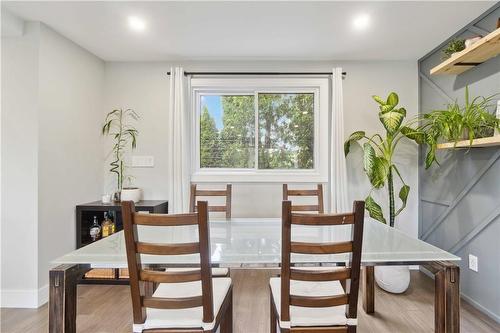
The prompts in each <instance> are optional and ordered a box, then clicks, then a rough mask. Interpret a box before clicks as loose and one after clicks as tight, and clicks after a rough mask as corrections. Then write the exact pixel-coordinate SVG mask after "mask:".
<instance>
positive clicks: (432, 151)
mask: <svg viewBox="0 0 500 333" xmlns="http://www.w3.org/2000/svg"><path fill="white" fill-rule="evenodd" d="M436 149H437V145H436V144H435V143H434V144H432V145H430V146H429V151H428V152H427V155H426V156H425V168H426V169H429V168H430V167H431V165H432V163H434V162H437V161H436Z"/></svg>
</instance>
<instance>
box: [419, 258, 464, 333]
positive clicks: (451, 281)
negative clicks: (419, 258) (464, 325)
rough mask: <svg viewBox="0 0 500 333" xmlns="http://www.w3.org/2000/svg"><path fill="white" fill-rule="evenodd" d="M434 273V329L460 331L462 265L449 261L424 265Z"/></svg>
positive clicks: (440, 332)
mask: <svg viewBox="0 0 500 333" xmlns="http://www.w3.org/2000/svg"><path fill="white" fill-rule="evenodd" d="M424 267H425V268H426V269H427V270H429V271H430V272H432V273H433V274H434V286H435V291H434V294H435V301H434V331H435V332H436V333H459V332H460V267H458V266H457V265H455V264H453V263H451V262H447V261H439V262H433V263H430V264H428V265H425V266H424Z"/></svg>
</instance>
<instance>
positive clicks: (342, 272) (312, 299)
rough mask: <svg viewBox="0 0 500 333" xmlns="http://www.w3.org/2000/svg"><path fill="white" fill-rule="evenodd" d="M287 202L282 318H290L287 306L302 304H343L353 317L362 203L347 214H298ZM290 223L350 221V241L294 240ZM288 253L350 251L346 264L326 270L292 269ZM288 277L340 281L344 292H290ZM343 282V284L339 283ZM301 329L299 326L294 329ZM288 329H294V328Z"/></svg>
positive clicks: (349, 315)
mask: <svg viewBox="0 0 500 333" xmlns="http://www.w3.org/2000/svg"><path fill="white" fill-rule="evenodd" d="M292 209H293V206H292V203H291V202H290V201H287V200H285V201H283V206H282V235H281V237H282V251H281V252H282V253H281V254H282V255H281V258H282V259H281V264H282V266H281V309H280V311H281V316H280V317H281V318H280V319H281V320H283V321H290V305H293V306H302V307H330V306H339V305H346V317H347V318H356V316H357V298H358V289H359V274H360V266H361V250H362V240H363V222H364V202H363V201H355V202H354V205H353V212H352V213H346V214H327V215H324V214H321V213H318V214H299V213H293V212H292ZM292 224H299V225H317V226H326V225H332V226H335V225H343V224H352V228H351V230H352V234H351V239H352V240H351V241H343V242H333V243H309V242H295V241H292V240H291V238H292V237H291V229H292V228H291V226H292ZM291 253H300V254H335V253H350V256H349V257H350V259H349V263H348V266H347V267H344V268H332V269H326V270H308V269H298V268H291V262H290V258H291ZM290 280H300V281H315V282H320V281H334V280H338V281H341V285H342V286H344V285H345V287H344V293H340V294H338V295H328V296H303V295H293V294H290ZM342 282H343V283H342ZM297 329H299V330H300V328H297ZM291 331H294V330H293V329H292V330H291Z"/></svg>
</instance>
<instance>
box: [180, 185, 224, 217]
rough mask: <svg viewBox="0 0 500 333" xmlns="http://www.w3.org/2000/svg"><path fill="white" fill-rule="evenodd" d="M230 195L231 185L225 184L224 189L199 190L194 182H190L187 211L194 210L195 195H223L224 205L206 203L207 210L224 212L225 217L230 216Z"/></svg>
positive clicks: (195, 207)
mask: <svg viewBox="0 0 500 333" xmlns="http://www.w3.org/2000/svg"><path fill="white" fill-rule="evenodd" d="M231 196H232V185H231V184H227V185H226V189H225V190H206V189H205V190H199V189H197V185H196V184H191V195H190V200H189V211H190V212H195V211H196V209H197V206H196V205H195V202H196V198H197V197H225V198H226V203H225V205H218V206H216V205H208V211H209V212H225V213H226V218H227V219H230V218H231Z"/></svg>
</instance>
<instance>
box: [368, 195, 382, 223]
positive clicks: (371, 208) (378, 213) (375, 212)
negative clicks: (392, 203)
mask: <svg viewBox="0 0 500 333" xmlns="http://www.w3.org/2000/svg"><path fill="white" fill-rule="evenodd" d="M365 208H366V210H367V211H368V213H369V214H370V217H371V218H373V219H375V220H377V221H379V222H382V223H384V224H387V221H386V220H385V218H384V213H383V212H382V207H380V205H379V204H378V203H376V202H375V200H373V198H372V197H371V195H369V196H368V197H366V199H365Z"/></svg>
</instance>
